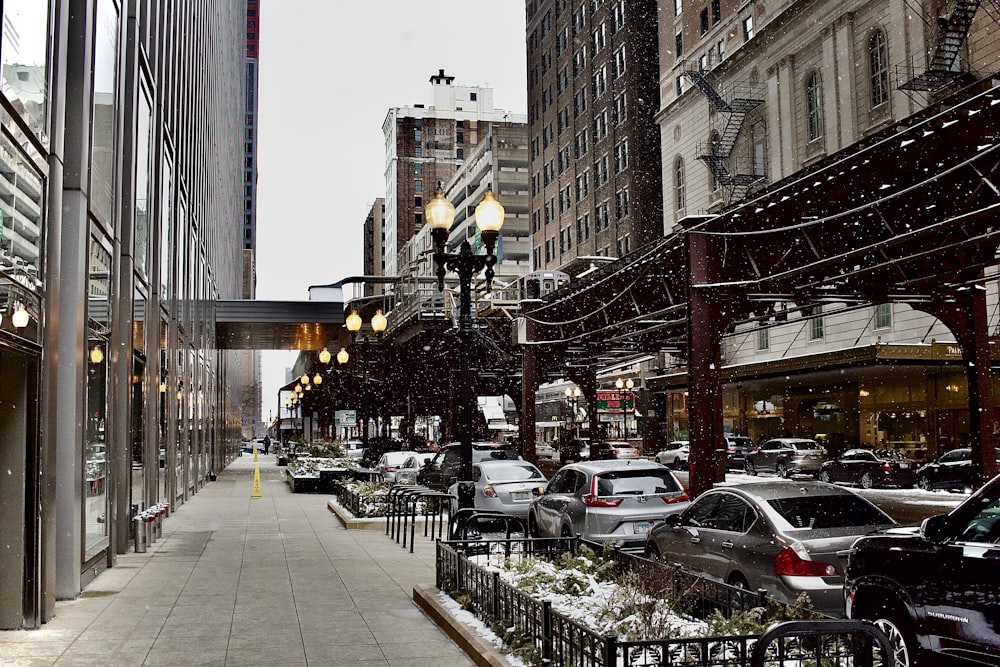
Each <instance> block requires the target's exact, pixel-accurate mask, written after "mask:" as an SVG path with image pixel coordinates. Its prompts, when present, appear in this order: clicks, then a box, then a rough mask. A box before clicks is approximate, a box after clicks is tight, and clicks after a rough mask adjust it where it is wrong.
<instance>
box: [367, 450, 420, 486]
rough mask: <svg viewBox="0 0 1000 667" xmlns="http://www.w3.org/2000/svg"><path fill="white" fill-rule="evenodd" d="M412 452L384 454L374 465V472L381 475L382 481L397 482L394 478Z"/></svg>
mask: <svg viewBox="0 0 1000 667" xmlns="http://www.w3.org/2000/svg"><path fill="white" fill-rule="evenodd" d="M412 455H413V452H404V451H395V452H386V453H385V454H383V455H382V457H381V458H380V459H379V460H378V463H376V464H375V470H377V471H378V472H380V473H382V479H383V481H386V482H396V481H399V480H398V479H397V477H396V474H397V472H398V471H399V468H400V466H402V465H403V462H404V461H406V459H408V458H410V456H412Z"/></svg>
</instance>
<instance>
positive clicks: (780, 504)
mask: <svg viewBox="0 0 1000 667" xmlns="http://www.w3.org/2000/svg"><path fill="white" fill-rule="evenodd" d="M767 502H768V504H769V505H770V506H771V507H773V508H774V509H775V510H776V511H777V512H778V514H780V515H781V517H782V518H783V519H784V520H785V521H787V522H788V523H789V525H790V526H791V527H792V528H795V529H799V528H801V529H806V530H812V529H818V528H846V527H849V526H874V525H880V524H889V523H894V522H893V520H892V519H890V518H889V516H888V515H887V514H885V513H884V512H883V511H882V510H880V509H879V508H877V507H875V506H874V505H872V504H871V503H869V502H868V501H867V500H865V499H863V498H860V497H858V496H855V495H854V494H850V495H835V496H804V497H803V496H793V497H791V498H774V499H772V500H769V501H767Z"/></svg>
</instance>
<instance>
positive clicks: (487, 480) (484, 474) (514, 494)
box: [448, 460, 545, 518]
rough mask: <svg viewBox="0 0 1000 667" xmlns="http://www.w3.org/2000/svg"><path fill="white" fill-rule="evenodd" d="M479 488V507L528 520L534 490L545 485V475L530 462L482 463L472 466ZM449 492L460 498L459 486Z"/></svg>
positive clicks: (477, 507) (477, 502)
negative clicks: (526, 517)
mask: <svg viewBox="0 0 1000 667" xmlns="http://www.w3.org/2000/svg"><path fill="white" fill-rule="evenodd" d="M472 480H473V481H474V482H475V485H476V496H475V508H476V509H477V510H490V511H494V512H502V513H503V514H510V515H511V516H519V517H522V518H523V517H525V516H527V514H528V506H529V505H530V504H531V499H532V491H533V490H535V489H537V488H538V487H540V486H542V485H544V484H545V475H543V474H542V471H541V470H539V469H538V468H536V467H535V464H533V463H531V462H529V461H500V460H496V461H480V462H479V463H476V464H474V465H473V466H472ZM448 492H449V493H451V494H452V495H454V496H456V497H457V496H458V484H452V485H451V487H450V488H449V489H448Z"/></svg>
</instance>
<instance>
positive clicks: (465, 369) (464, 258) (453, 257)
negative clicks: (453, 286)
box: [424, 187, 504, 508]
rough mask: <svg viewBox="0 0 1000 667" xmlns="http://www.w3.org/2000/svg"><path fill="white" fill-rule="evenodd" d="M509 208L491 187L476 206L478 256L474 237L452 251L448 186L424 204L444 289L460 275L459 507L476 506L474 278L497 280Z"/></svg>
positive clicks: (488, 282)
mask: <svg viewBox="0 0 1000 667" xmlns="http://www.w3.org/2000/svg"><path fill="white" fill-rule="evenodd" d="M503 216H504V210H503V206H501V205H500V202H498V201H497V200H496V199H495V198H494V197H493V191H492V190H487V191H486V193H485V195H483V201H481V202H480V203H479V205H478V206H476V225H478V227H479V230H480V233H481V235H482V239H483V243H484V244H485V245H486V254H485V255H477V254H475V253H473V252H472V245H471V244H470V243H469V241H468V239H466V240H464V241H462V245H461V247H460V248H459V251H458V252H457V253H450V252H447V251H446V248H447V243H448V234H449V233H450V231H451V225H452V222H454V220H455V207H454V206H453V205H452V203H451V202H449V201H448V199H447V198H446V197H445V194H444V191H443V190H442V189H441V188H440V187H438V189H437V192H435V193H434V198H433V199H432V200H431V201H430V203H428V204H427V206H425V207H424V219H425V220H426V221H427V222H428V224H430V226H431V236H432V238H433V239H434V246H435V249H436V252H435V253H434V263H435V264H436V265H437V279H438V291H439V292H443V291H444V277H445V274H446V273H447V272H448V271H454V272H455V273H457V274H458V284H459V310H458V341H459V350H458V352H459V406H458V409H459V415H460V420H459V421H460V423H461V434H460V438H459V453H460V457H461V458H460V467H459V475H458V506H459V508H470V507H473V506H474V501H475V499H474V493H475V487H474V486H473V482H472V413H473V411H474V410H475V398H474V397H473V396H472V378H471V375H470V371H469V348H470V346H471V345H472V340H471V338H472V277H473V276H475V275H478V274H479V272H480V271H482V270H483V269H485V270H486V273H485V277H486V289H487V291H489V290H490V289H491V287H492V284H493V265H494V264H496V262H497V257H496V255H495V254H494V250H495V249H496V242H497V239H498V238H499V237H500V228H501V227H502V226H503Z"/></svg>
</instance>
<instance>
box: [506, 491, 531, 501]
mask: <svg viewBox="0 0 1000 667" xmlns="http://www.w3.org/2000/svg"><path fill="white" fill-rule="evenodd" d="M510 499H511V500H517V501H522V502H523V501H525V500H530V499H531V494H530V493H528V492H527V491H511V492H510Z"/></svg>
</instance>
